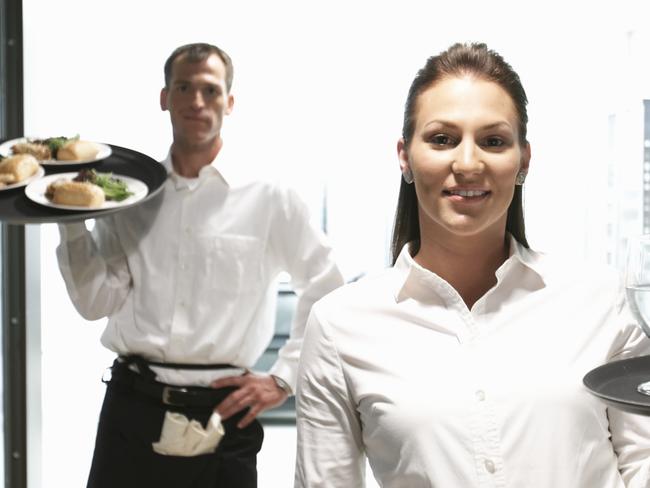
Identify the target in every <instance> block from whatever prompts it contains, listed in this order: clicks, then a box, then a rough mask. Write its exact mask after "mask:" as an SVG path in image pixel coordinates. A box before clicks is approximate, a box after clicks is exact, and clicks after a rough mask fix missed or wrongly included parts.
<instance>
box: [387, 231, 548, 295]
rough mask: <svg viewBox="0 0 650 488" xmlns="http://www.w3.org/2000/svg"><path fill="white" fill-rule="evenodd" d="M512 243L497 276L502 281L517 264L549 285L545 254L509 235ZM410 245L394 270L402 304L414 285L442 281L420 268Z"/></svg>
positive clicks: (404, 249) (401, 254)
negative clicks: (410, 250) (412, 254)
mask: <svg viewBox="0 0 650 488" xmlns="http://www.w3.org/2000/svg"><path fill="white" fill-rule="evenodd" d="M508 239H509V241H510V256H509V257H508V259H507V260H506V261H505V262H504V263H503V264H502V265H501V266H500V267H499V269H497V271H496V276H497V278H498V279H501V277H502V276H504V275H505V274H506V273H507V272H508V270H509V269H511V268H512V267H513V266H515V265H516V264H517V263H519V264H521V265H522V266H524V267H526V268H529V269H530V270H531V271H533V272H534V273H535V274H536V275H537V276H538V277H539V278H540V280H541V281H542V283H543V284H547V281H548V273H547V270H546V269H545V267H544V261H543V259H542V258H543V254H541V253H538V252H536V251H533V250H532V249H529V248H526V247H524V246H523V245H522V244H521V243H519V242H518V241H517V240H516V239H515V238H514V237H513V236H512V235H510V234H508ZM409 248H410V243H408V244H406V245H405V246H404V247H403V248H402V250H401V252H400V254H399V256H398V257H397V260H396V261H395V265H394V266H393V269H394V271H395V273H396V282H395V284H396V287H395V301H397V302H400V301H402V300H404V299H406V298H408V297H410V296H411V292H410V290H411V289H412V285H413V284H415V283H419V282H423V281H425V282H426V281H429V282H431V281H442V278H440V277H439V276H438V275H436V274H435V273H433V272H432V271H429V270H428V269H426V268H423V267H422V266H420V265H419V264H418V263H417V262H416V261H415V260H414V259H413V257H412V256H411V253H410V252H409Z"/></svg>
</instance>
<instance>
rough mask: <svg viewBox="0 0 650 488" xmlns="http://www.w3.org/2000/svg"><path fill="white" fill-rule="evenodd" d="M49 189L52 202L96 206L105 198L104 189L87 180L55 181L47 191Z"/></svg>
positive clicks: (101, 203) (102, 202)
mask: <svg viewBox="0 0 650 488" xmlns="http://www.w3.org/2000/svg"><path fill="white" fill-rule="evenodd" d="M50 191H51V194H52V202H54V203H56V204H59V205H74V206H77V207H88V208H98V207H101V206H102V205H103V204H104V201H105V200H106V198H105V197H104V190H102V189H101V188H100V187H98V186H97V185H93V184H92V183H89V182H87V181H59V182H55V183H53V184H52V185H51V186H50V188H48V192H50Z"/></svg>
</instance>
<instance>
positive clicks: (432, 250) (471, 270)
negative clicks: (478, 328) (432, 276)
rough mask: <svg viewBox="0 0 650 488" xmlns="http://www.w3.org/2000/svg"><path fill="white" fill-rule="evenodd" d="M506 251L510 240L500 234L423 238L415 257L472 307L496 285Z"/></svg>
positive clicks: (507, 252) (506, 256) (468, 306)
mask: <svg viewBox="0 0 650 488" xmlns="http://www.w3.org/2000/svg"><path fill="white" fill-rule="evenodd" d="M508 254H509V242H508V241H507V240H506V239H505V237H504V236H503V234H502V235H501V237H498V236H495V237H491V238H478V237H477V238H474V237H459V238H455V239H450V240H448V241H443V240H440V239H438V240H433V239H426V238H423V239H422V240H421V242H420V250H419V251H418V253H417V255H416V256H415V258H414V259H415V261H416V262H417V263H418V264H419V265H420V266H422V267H423V268H426V269H428V270H430V271H432V272H434V273H436V274H437V275H438V276H440V277H441V278H442V279H444V280H445V281H446V282H447V283H449V284H450V285H451V286H452V287H453V288H454V289H455V290H456V291H457V292H458V294H459V295H460V296H461V298H462V299H463V301H464V302H465V304H466V305H467V308H469V309H471V308H472V306H473V305H474V303H476V301H477V300H478V299H479V298H481V297H482V296H483V295H485V293H487V291H488V290H489V289H490V288H492V287H493V286H494V285H495V284H496V282H497V279H496V274H495V273H496V270H497V269H498V268H499V267H500V266H501V265H502V264H503V262H504V261H505V260H506V259H507V258H508Z"/></svg>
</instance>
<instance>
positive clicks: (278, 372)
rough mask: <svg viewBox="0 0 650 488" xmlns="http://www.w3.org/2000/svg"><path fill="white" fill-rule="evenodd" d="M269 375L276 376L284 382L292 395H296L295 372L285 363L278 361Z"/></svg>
mask: <svg viewBox="0 0 650 488" xmlns="http://www.w3.org/2000/svg"><path fill="white" fill-rule="evenodd" d="M269 374H271V375H273V376H277V377H278V378H281V379H282V380H284V382H285V383H286V384H287V385H289V387H290V388H291V392H292V394H293V395H295V394H296V383H297V378H296V376H297V372H296V371H295V368H293V367H292V366H291V365H290V364H288V363H287V362H286V361H284V360H282V359H279V360H278V361H277V362H276V363H275V364H274V365H273V367H272V368H271V370H270V371H269Z"/></svg>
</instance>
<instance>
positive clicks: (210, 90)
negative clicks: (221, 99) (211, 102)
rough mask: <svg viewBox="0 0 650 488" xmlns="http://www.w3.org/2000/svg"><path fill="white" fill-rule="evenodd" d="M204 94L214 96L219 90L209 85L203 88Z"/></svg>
mask: <svg viewBox="0 0 650 488" xmlns="http://www.w3.org/2000/svg"><path fill="white" fill-rule="evenodd" d="M205 94H206V95H208V96H211V97H214V96H216V95H218V94H219V90H217V88H216V87H214V86H209V87H207V88H206V89H205Z"/></svg>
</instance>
